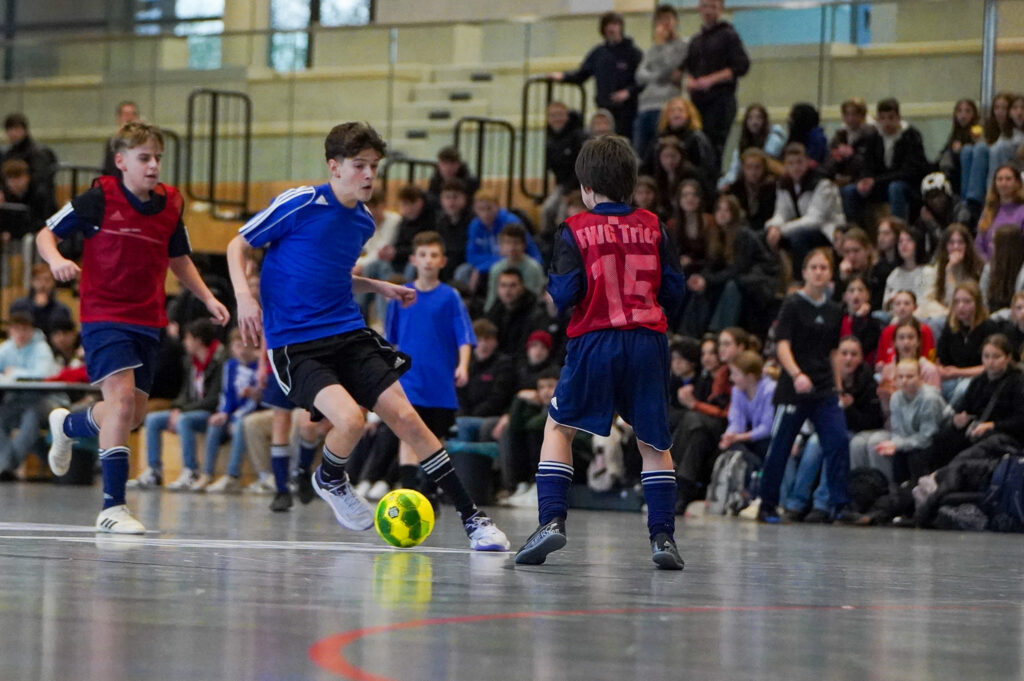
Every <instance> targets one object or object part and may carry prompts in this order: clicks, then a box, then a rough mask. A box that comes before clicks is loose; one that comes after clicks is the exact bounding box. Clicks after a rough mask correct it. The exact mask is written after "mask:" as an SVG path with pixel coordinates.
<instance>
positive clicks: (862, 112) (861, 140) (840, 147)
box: [822, 97, 878, 187]
mask: <svg viewBox="0 0 1024 681" xmlns="http://www.w3.org/2000/svg"><path fill="white" fill-rule="evenodd" d="M840 112H841V113H842V115H843V124H842V126H840V127H839V129H838V130H836V133H835V135H833V136H832V139H831V140H830V141H829V143H828V148H829V157H828V160H826V161H825V166H824V168H823V169H822V170H823V171H824V172H825V174H826V175H827V176H828V177H829V178H830V179H832V180H833V181H834V182H835V183H836V185H838V186H840V187H844V186H846V185H848V184H850V183H851V182H853V181H854V180H856V179H857V178H858V177H861V176H862V174H863V171H864V163H865V158H866V157H867V154H868V149H869V148H870V147H871V145H872V144H873V142H874V138H875V136H877V135H878V130H877V129H876V128H875V126H874V125H873V124H872V123H871V122H869V121H868V105H867V104H866V103H865V102H864V100H863V99H861V98H860V97H854V98H852V99H848V100H846V101H845V102H843V103H842V106H841V107H840Z"/></svg>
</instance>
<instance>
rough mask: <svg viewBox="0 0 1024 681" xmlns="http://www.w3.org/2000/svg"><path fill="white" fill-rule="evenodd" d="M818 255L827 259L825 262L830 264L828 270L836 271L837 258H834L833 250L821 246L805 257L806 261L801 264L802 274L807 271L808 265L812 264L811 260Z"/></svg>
mask: <svg viewBox="0 0 1024 681" xmlns="http://www.w3.org/2000/svg"><path fill="white" fill-rule="evenodd" d="M816 255H820V256H821V257H823V258H825V260H826V261H827V262H828V268H829V269H830V270H832V271H835V267H836V262H835V258H833V257H832V248H831V247H829V246H819V247H818V248H815V249H814V250H813V251H811V252H810V253H808V254H807V255H805V256H804V261H803V262H802V263H800V271H801V272H803V271H804V270H805V269H807V265H808V264H809V263H810V262H811V258H813V257H814V256H816Z"/></svg>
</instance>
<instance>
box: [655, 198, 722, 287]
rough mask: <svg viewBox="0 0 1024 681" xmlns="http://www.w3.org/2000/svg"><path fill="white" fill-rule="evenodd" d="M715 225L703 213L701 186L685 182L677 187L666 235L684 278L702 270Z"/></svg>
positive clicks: (708, 216) (709, 216)
mask: <svg viewBox="0 0 1024 681" xmlns="http://www.w3.org/2000/svg"><path fill="white" fill-rule="evenodd" d="M714 221H715V219H714V217H712V216H711V215H710V214H709V213H707V212H706V208H705V203H704V193H703V191H702V190H701V186H700V183H699V182H697V181H696V180H686V181H684V182H683V183H682V184H681V185H679V190H678V193H677V194H676V195H675V201H674V202H673V206H672V217H671V218H670V219H669V221H668V225H667V229H666V232H667V233H668V235H669V238H671V239H672V240H673V242H674V243H675V246H676V252H677V253H679V263H680V264H681V265H682V266H683V271H684V272H685V273H686V274H692V273H694V272H700V271H701V270H702V269H703V268H704V264H705V260H706V259H707V253H708V235H709V234H710V231H711V226H712V225H713V224H714Z"/></svg>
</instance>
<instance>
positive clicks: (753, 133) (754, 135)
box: [718, 104, 786, 190]
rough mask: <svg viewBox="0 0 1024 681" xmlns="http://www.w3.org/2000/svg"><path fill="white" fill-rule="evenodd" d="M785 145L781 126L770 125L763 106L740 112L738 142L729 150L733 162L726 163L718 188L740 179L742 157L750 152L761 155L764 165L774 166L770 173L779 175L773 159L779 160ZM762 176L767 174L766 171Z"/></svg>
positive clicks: (753, 105) (780, 165) (778, 169)
mask: <svg viewBox="0 0 1024 681" xmlns="http://www.w3.org/2000/svg"><path fill="white" fill-rule="evenodd" d="M785 146H786V131H785V130H784V129H783V127H782V126H781V125H772V124H771V121H770V120H769V118H768V110H767V109H765V108H764V105H763V104H751V105H750V106H748V107H747V110H746V111H744V112H743V122H742V123H741V124H740V139H739V142H738V143H737V144H736V148H735V149H733V150H732V160H730V161H729V168H728V169H727V170H726V172H725V174H724V175H722V177H721V179H720V180H719V181H718V188H719V189H722V190H725V189H726V188H727V187H728V186H729V185H731V184H733V183H734V182H736V181H737V180H739V178H740V171H741V167H742V158H743V156H744V155H745V154H746V153H747V152H748V151H752V150H758V151H760V152H761V154H762V156H763V158H764V159H765V161H766V163H768V162H769V161H768V160H769V159H771V160H770V163H772V164H775V165H776V166H777V167H776V168H773V169H772V174H779V173H781V172H782V163H780V162H779V161H777V160H776V159H781V158H782V149H783V147H785ZM765 175H768V172H767V168H766V172H765Z"/></svg>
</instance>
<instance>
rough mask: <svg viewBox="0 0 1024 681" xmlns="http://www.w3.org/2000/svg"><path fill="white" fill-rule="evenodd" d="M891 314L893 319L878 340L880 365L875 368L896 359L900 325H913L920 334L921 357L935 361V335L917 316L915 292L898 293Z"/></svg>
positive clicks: (901, 291) (903, 290) (891, 306)
mask: <svg viewBox="0 0 1024 681" xmlns="http://www.w3.org/2000/svg"><path fill="white" fill-rule="evenodd" d="M889 312H890V313H891V314H892V318H891V319H890V320H889V324H888V326H886V327H885V328H884V329H882V335H881V336H880V337H879V338H878V355H877V360H878V363H877V364H876V365H875V368H876V369H878V368H879V366H880V365H881V364H884V363H886V362H892V361H893V360H894V359H896V351H895V347H894V339H895V335H896V327H897V326H899V325H900V324H913V325H914V326H915V327H916V328H917V329H918V333H919V334H920V340H921V347H920V348H919V350H920V351H921V356H922V357H927V358H928V359H929V360H931V359H935V334H933V333H932V330H931V327H929V326H928V325H927V324H924V325H922V324H921V323H920V322H919V321H918V319H917V317H916V316H915V314H916V312H917V296H915V295H914V292H913V291H908V290H906V289H901V290H899V291H897V292H896V293H895V294H894V295H893V297H892V300H890V301H889Z"/></svg>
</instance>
